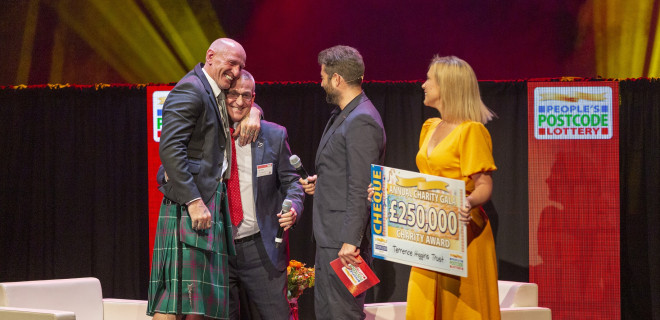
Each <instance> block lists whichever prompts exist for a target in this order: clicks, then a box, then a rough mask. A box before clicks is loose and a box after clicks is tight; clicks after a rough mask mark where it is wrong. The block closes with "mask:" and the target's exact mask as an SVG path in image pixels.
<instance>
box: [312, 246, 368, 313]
mask: <svg viewBox="0 0 660 320" xmlns="http://www.w3.org/2000/svg"><path fill="white" fill-rule="evenodd" d="M338 253H339V249H338V248H322V247H319V246H316V259H315V260H316V261H315V263H316V266H315V268H316V270H315V273H316V274H315V276H316V281H315V283H314V313H315V314H316V320H323V319H328V320H330V319H332V320H354V319H364V318H365V317H366V314H365V313H364V310H363V309H364V297H365V296H366V292H363V293H361V294H359V295H358V296H357V297H353V295H352V294H351V293H350V292H349V291H348V289H347V288H346V286H344V283H342V282H341V280H340V279H339V277H337V274H336V273H335V271H334V270H333V269H332V267H330V261H332V260H335V259H337V258H338V256H337V254H338ZM360 255H361V256H362V258H363V259H364V261H365V262H364V263H368V264H369V265H370V266H371V263H370V262H371V257H365V256H364V255H362V253H360Z"/></svg>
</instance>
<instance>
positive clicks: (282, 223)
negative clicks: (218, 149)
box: [227, 70, 304, 320]
mask: <svg viewBox="0 0 660 320" xmlns="http://www.w3.org/2000/svg"><path fill="white" fill-rule="evenodd" d="M254 87H255V83H254V78H253V77H252V75H251V74H250V73H249V72H247V71H245V70H243V71H241V72H240V74H239V76H238V79H237V80H236V82H235V84H234V85H232V86H231V88H229V91H228V92H227V104H228V108H227V112H228V114H229V118H230V120H231V122H232V123H233V125H234V126H236V125H238V122H240V121H241V120H242V119H244V118H245V117H246V116H247V113H248V112H249V110H250V107H252V105H253V101H254V96H255V92H254ZM287 140H288V139H287V132H286V129H285V128H284V127H282V126H279V125H277V124H275V123H271V122H268V121H264V120H262V121H261V132H260V133H259V135H258V137H257V139H256V141H255V142H252V143H251V144H249V145H245V146H240V145H239V144H238V143H235V144H234V147H235V148H234V149H235V150H236V153H235V159H233V160H236V161H233V160H232V161H233V162H235V163H236V164H237V168H238V170H236V171H237V176H234V175H233V173H232V177H231V178H230V180H229V183H228V185H229V190H228V192H229V205H230V210H229V211H230V212H231V216H232V224H233V225H234V228H233V236H234V245H235V247H236V256H230V257H229V292H230V299H229V316H230V319H240V309H241V308H240V304H239V288H242V289H243V291H244V292H245V293H246V294H247V298H248V300H249V301H251V302H253V303H254V305H255V306H256V309H257V311H258V312H259V315H260V317H261V319H282V320H286V319H289V303H288V302H287V299H286V283H287V278H286V267H287V265H288V263H289V243H288V232H286V231H287V230H288V229H289V228H291V226H293V225H294V224H295V222H296V220H297V216H298V215H299V214H300V213H301V212H302V209H303V200H304V192H303V190H302V186H301V185H300V183H299V182H298V179H299V178H300V177H299V176H298V174H297V173H296V171H295V169H294V168H293V166H291V164H290V163H289V157H290V156H291V150H290V149H289V143H288V141H287ZM232 156H234V155H232ZM232 169H233V168H232ZM236 178H238V179H237V180H238V181H236V180H235V179H236ZM234 191H240V192H239V193H238V194H237V195H235V193H234ZM284 199H289V200H291V202H292V207H291V209H290V210H287V211H286V212H283V213H280V211H281V210H282V202H283V200H284ZM241 211H242V217H241V216H240V215H241ZM278 217H279V218H278ZM280 227H282V228H284V230H285V233H284V235H283V237H282V238H283V242H282V244H281V245H279V246H276V244H275V236H276V234H277V231H278V229H279V228H280ZM245 309H246V308H243V310H245Z"/></svg>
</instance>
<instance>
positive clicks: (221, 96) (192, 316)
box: [147, 38, 260, 320]
mask: <svg viewBox="0 0 660 320" xmlns="http://www.w3.org/2000/svg"><path fill="white" fill-rule="evenodd" d="M245 60H246V54H245V50H244V49H243V47H242V46H241V45H240V44H239V43H238V42H236V41H234V40H232V39H228V38H221V39H218V40H216V41H214V42H213V43H212V44H211V46H210V47H209V49H208V50H207V51H206V61H205V63H204V64H202V63H200V64H199V65H197V66H195V68H194V69H193V70H192V71H190V72H189V73H188V74H187V75H185V76H184V77H183V78H182V79H181V80H180V81H179V82H178V83H177V84H176V86H175V87H174V89H172V91H171V92H170V93H169V95H168V96H167V99H166V100H165V104H164V105H163V128H162V133H161V141H160V149H159V153H160V159H161V162H162V164H163V167H164V168H165V171H166V172H167V174H168V175H169V177H168V180H167V182H166V183H165V184H163V185H162V186H160V188H159V189H160V190H161V192H163V194H164V198H163V203H162V205H161V209H160V215H159V218H158V226H157V231H156V239H155V244H154V253H153V263H152V269H151V280H150V283H149V304H148V307H147V314H148V315H153V316H154V319H155V320H163V319H168V320H175V319H183V318H184V317H185V318H186V319H187V320H196V319H204V318H205V317H207V318H216V319H220V318H222V319H225V318H227V317H228V311H229V301H228V297H229V291H228V272H227V263H228V260H227V259H228V258H227V255H228V254H235V249H234V244H233V242H232V235H231V221H230V217H229V213H228V206H227V193H226V184H225V182H226V181H227V180H228V179H229V177H230V174H231V172H230V171H231V169H230V168H231V148H232V143H231V139H230V136H229V134H230V133H229V122H228V121H229V120H228V115H227V108H226V103H225V91H226V90H227V89H229V87H230V86H231V85H232V84H233V83H234V81H235V80H236V79H237V78H238V76H239V73H240V72H241V70H242V69H243V68H244V67H245ZM259 118H260V110H258V109H257V110H252V111H251V112H250V117H249V119H248V120H247V121H249V123H242V124H241V125H240V126H239V128H238V129H237V131H236V133H235V135H236V136H237V137H238V136H239V135H240V140H239V141H241V143H242V144H245V143H246V142H253V141H255V139H256V137H257V134H258V131H259V128H260V127H259V126H260V124H259Z"/></svg>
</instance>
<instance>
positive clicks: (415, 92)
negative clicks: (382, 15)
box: [0, 79, 660, 319]
mask: <svg viewBox="0 0 660 320" xmlns="http://www.w3.org/2000/svg"><path fill="white" fill-rule="evenodd" d="M420 85H421V83H420V82H369V83H366V84H365V85H364V88H365V92H366V94H367V95H368V96H369V97H370V98H371V99H372V101H373V102H374V105H376V107H377V108H378V109H379V111H380V113H381V115H382V117H383V121H384V124H385V130H386V132H387V152H386V162H385V165H387V166H391V167H398V168H402V169H408V170H416V166H415V154H416V153H417V149H418V138H419V131H420V128H421V125H422V123H423V122H424V120H425V119H427V118H429V117H434V116H437V112H436V111H435V110H434V109H431V108H427V107H424V106H423V105H422V100H423V92H422V90H421V87H420ZM620 85H621V90H620V91H621V111H620V119H621V126H620V135H621V155H620V159H621V288H622V289H621V300H622V301H621V306H622V318H623V319H642V318H643V319H652V318H656V319H660V288H659V287H660V279H659V277H660V276H659V275H658V273H657V272H653V271H652V270H654V267H656V266H657V265H658V263H659V262H660V261H659V260H660V252H659V251H658V250H657V248H658V247H659V245H660V241H659V240H660V230H659V229H660V224H659V223H660V221H658V215H659V214H658V208H659V206H660V204H658V196H659V195H660V194H658V184H657V181H659V180H660V177H659V175H660V173H659V171H660V170H659V168H658V166H659V165H658V164H659V163H660V161H658V160H660V157H658V153H659V151H658V150H660V149H659V148H660V133H659V132H660V126H659V125H658V124H659V123H660V82H658V80H648V79H639V80H626V81H621V82H620ZM480 86H481V90H482V91H481V92H482V96H483V100H484V102H485V103H486V105H488V106H489V107H490V108H491V109H493V110H494V111H495V112H496V113H497V114H498V116H499V117H498V119H496V120H494V121H493V122H491V123H489V124H488V125H487V128H488V129H489V131H490V133H491V136H492V139H493V145H494V156H495V161H496V164H497V166H498V171H497V172H496V173H495V175H494V178H495V191H494V194H493V199H492V201H491V203H490V204H489V205H488V208H487V209H488V212H489V215H490V217H491V219H492V220H493V225H494V232H495V235H496V243H497V252H498V261H499V273H500V279H504V280H517V281H527V280H528V242H529V241H528V218H527V215H528V195H527V85H526V82H525V81H503V82H490V81H488V82H480ZM256 101H257V103H259V104H260V105H261V106H262V108H263V109H264V112H265V116H266V118H267V119H268V120H270V121H273V122H277V123H279V124H282V125H284V126H285V127H286V128H287V129H288V131H289V142H290V145H291V149H292V151H293V153H295V154H298V155H299V156H300V158H301V159H302V162H303V164H304V165H305V167H306V168H307V170H308V171H310V173H313V172H314V169H313V168H314V164H313V161H314V155H315V153H316V148H317V146H318V142H319V140H320V138H321V133H322V130H323V128H324V127H325V123H326V121H327V119H328V118H329V113H330V110H331V107H330V106H329V105H327V104H326V103H325V94H324V92H323V90H322V89H321V88H320V86H319V85H318V83H260V84H258V85H257V98H256ZM0 118H1V119H3V121H4V122H5V125H4V126H1V127H0V150H3V151H4V155H3V156H2V158H1V159H2V166H1V170H2V171H0V172H1V173H0V187H1V188H2V189H1V190H2V192H0V204H1V206H0V208H1V209H0V210H2V211H1V213H0V219H1V221H2V222H0V281H1V282H5V281H23V280H37V279H53V278H68V277H84V276H94V277H97V278H99V279H100V280H101V283H102V285H103V295H104V297H114V298H131V299H146V296H147V281H148V273H149V270H148V265H149V257H148V254H149V253H148V248H147V247H148V229H147V225H148V221H147V177H146V174H147V173H146V171H147V169H146V167H147V165H146V160H147V152H146V142H147V139H148V132H147V130H146V124H147V108H146V89H145V88H144V87H143V86H128V85H127V86H111V87H105V88H102V87H98V88H95V87H71V88H59V89H57V88H49V87H30V88H27V89H12V88H0ZM312 201H313V200H312V198H311V197H309V198H308V199H307V200H306V202H305V207H306V208H307V209H306V210H305V212H304V214H303V216H302V218H301V221H300V226H299V227H298V228H296V229H295V230H294V231H293V232H292V234H291V242H290V247H291V257H292V258H293V259H296V260H299V261H302V262H306V263H308V264H310V265H311V264H313V261H314V259H313V257H314V245H313V243H312V240H311V229H312V221H311V207H312ZM374 269H375V271H376V273H377V275H378V276H379V277H380V278H381V279H382V282H381V284H379V285H378V286H376V287H375V289H374V290H371V291H370V292H369V293H368V296H367V301H368V302H381V301H405V292H406V287H407V280H408V279H407V278H408V272H409V271H408V269H409V268H408V267H406V266H403V265H399V264H393V263H389V262H385V261H380V260H376V261H375V264H374ZM312 300H313V298H312V290H309V291H308V292H306V293H305V294H304V295H303V296H302V298H301V300H300V304H301V306H300V308H301V309H300V312H301V318H303V319H311V318H313V312H312V310H313V306H312Z"/></svg>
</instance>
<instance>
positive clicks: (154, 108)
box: [147, 86, 174, 270]
mask: <svg viewBox="0 0 660 320" xmlns="http://www.w3.org/2000/svg"><path fill="white" fill-rule="evenodd" d="M172 88H174V86H147V161H148V163H147V173H148V178H147V179H148V181H149V270H151V259H152V257H153V250H154V239H155V236H156V224H157V223H158V211H159V209H160V203H161V202H162V201H163V194H162V193H160V191H158V183H157V182H156V173H157V172H158V167H159V166H160V157H159V156H158V146H159V145H160V131H161V128H162V126H163V104H164V103H165V98H167V94H168V93H169V92H170V90H172Z"/></svg>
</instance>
